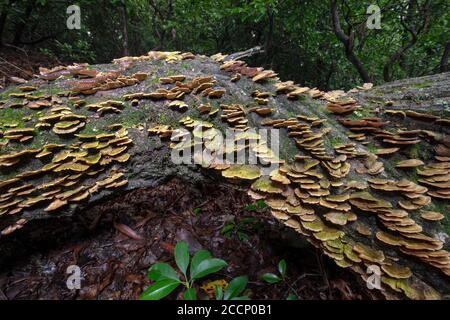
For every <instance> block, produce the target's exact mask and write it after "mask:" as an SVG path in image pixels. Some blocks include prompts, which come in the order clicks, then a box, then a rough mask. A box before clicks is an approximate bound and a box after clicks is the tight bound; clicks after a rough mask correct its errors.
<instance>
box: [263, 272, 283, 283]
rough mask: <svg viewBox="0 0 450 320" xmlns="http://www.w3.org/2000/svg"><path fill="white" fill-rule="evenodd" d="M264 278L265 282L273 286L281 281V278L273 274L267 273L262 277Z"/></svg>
mask: <svg viewBox="0 0 450 320" xmlns="http://www.w3.org/2000/svg"><path fill="white" fill-rule="evenodd" d="M262 278H263V280H264V281H266V282H268V283H272V284H274V283H278V282H280V281H281V278H280V277H279V276H277V275H276V274H273V273H265V274H264V275H263V276H262Z"/></svg>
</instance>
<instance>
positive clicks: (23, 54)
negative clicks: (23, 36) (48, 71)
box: [0, 46, 62, 89]
mask: <svg viewBox="0 0 450 320" xmlns="http://www.w3.org/2000/svg"><path fill="white" fill-rule="evenodd" d="M61 64H62V62H61V61H60V60H59V59H57V58H52V57H49V56H48V55H45V54H42V53H39V52H36V51H30V50H25V49H22V48H15V47H5V46H3V47H0V89H1V87H3V88H5V87H6V86H7V85H9V84H13V83H18V82H20V81H21V79H25V80H29V79H32V78H33V76H34V75H35V74H39V67H45V68H52V67H55V66H58V65H61Z"/></svg>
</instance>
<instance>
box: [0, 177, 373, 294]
mask: <svg viewBox="0 0 450 320" xmlns="http://www.w3.org/2000/svg"><path fill="white" fill-rule="evenodd" d="M249 203H250V202H249V199H248V198H247V197H246V196H245V195H244V194H243V193H242V192H240V191H239V190H238V188H237V187H235V186H229V187H228V186H225V187H213V186H199V187H198V188H190V187H188V186H187V185H186V184H185V183H183V182H182V181H179V180H172V181H169V182H168V183H167V184H165V185H163V186H161V187H159V188H155V189H140V190H135V191H132V192H130V193H128V194H127V195H125V196H124V197H121V198H118V199H111V200H108V201H107V202H105V203H102V204H98V205H96V206H95V207H94V208H92V209H90V210H88V211H85V212H79V214H78V215H77V216H76V218H61V219H58V221H52V222H47V221H42V222H40V223H37V224H35V227H34V229H33V230H29V229H27V228H24V229H23V230H21V231H20V232H17V234H16V235H13V237H11V238H7V239H2V240H3V244H2V247H1V249H0V254H1V256H2V259H1V262H0V298H1V297H2V298H3V299H137V298H138V297H139V295H140V294H141V293H142V291H143V290H144V289H145V288H146V287H147V286H148V285H149V284H150V283H151V282H150V280H148V279H147V277H146V273H147V270H148V268H149V267H150V266H151V265H152V264H153V263H155V262H167V263H170V264H172V265H174V259H173V248H174V246H175V244H176V242H177V241H180V240H184V241H186V242H187V243H188V244H189V247H190V249H191V250H192V252H195V251H196V250H199V249H201V248H203V249H207V250H209V251H210V252H211V253H212V254H213V256H215V257H218V258H222V259H224V260H225V261H227V262H228V267H227V268H226V269H223V270H222V271H221V272H219V273H216V274H213V275H211V276H209V277H207V278H205V279H204V280H203V279H202V280H203V281H200V282H199V283H198V284H197V288H198V291H199V293H200V296H202V298H203V299H206V298H208V296H207V295H206V293H205V292H204V290H203V289H201V288H199V287H200V286H201V285H203V284H205V283H207V282H210V281H212V280H221V279H224V280H226V281H229V280H231V279H232V278H233V277H235V276H239V275H246V276H248V278H249V285H248V290H247V292H246V293H247V294H248V295H249V296H250V297H251V299H286V297H287V296H288V294H289V293H290V292H292V290H294V291H295V293H296V294H297V296H298V298H299V299H337V300H343V299H376V298H378V297H376V296H375V295H374V293H373V292H369V290H368V289H366V288H365V286H363V285H361V284H360V283H358V282H357V280H356V277H353V275H352V274H350V273H349V272H347V271H344V270H343V269H340V268H338V267H336V266H335V265H334V264H333V263H332V262H331V261H329V260H328V259H327V258H326V257H323V256H321V255H320V254H319V252H318V251H316V250H315V249H314V248H312V247H310V246H308V245H306V244H305V243H303V242H302V241H301V240H300V239H299V238H298V237H297V236H296V235H294V234H293V233H291V232H290V231H288V229H285V228H284V227H282V226H280V224H279V223H277V222H276V221H275V220H273V219H271V218H270V214H269V213H268V212H267V210H266V209H262V208H260V207H259V206H255V205H252V204H250V205H249ZM52 220H56V219H52ZM233 223H234V225H235V226H234V227H231V226H233ZM226 226H228V227H226ZM224 227H226V228H224ZM226 230H228V232H224V231H226ZM281 259H285V260H286V261H287V274H288V280H287V281H286V282H282V283H279V284H276V285H273V284H267V283H265V282H263V281H262V280H261V275H262V274H264V273H266V272H276V266H277V264H278V262H279V261H280V260H281ZM70 265H78V266H80V268H81V270H82V282H81V286H82V288H81V290H69V289H68V288H67V286H66V279H67V277H68V275H67V274H66V270H67V267H68V266H70ZM180 292H181V291H175V292H174V293H172V294H171V295H170V296H169V297H168V298H169V299H177V298H180Z"/></svg>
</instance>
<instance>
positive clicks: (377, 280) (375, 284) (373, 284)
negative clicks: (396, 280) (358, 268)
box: [366, 265, 381, 290]
mask: <svg viewBox="0 0 450 320" xmlns="http://www.w3.org/2000/svg"><path fill="white" fill-rule="evenodd" d="M366 272H367V274H370V276H369V277H368V278H367V280H366V283H367V288H368V289H369V290H373V289H377V290H381V269H380V267H379V266H377V265H370V266H368V267H367V271H366Z"/></svg>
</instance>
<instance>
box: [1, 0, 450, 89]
mask: <svg viewBox="0 0 450 320" xmlns="http://www.w3.org/2000/svg"><path fill="white" fill-rule="evenodd" d="M72 4H77V5H79V7H80V9H81V29H79V30H69V29H68V28H67V27H66V19H67V18H68V14H67V13H66V8H67V7H68V6H69V5H72ZM370 5H377V6H378V7H379V8H380V13H381V21H380V28H379V29H370V28H368V23H367V22H368V19H369V18H370V16H371V14H373V12H374V11H370V10H368V8H369V6H370ZM449 13H450V10H449V3H448V1H446V0H433V1H431V0H400V1H398V0H395V1H394V0H378V1H358V0H332V1H328V0H324V1H312V0H197V1H190V0H110V1H108V0H96V1H91V0H80V1H76V2H75V3H72V2H71V1H48V0H1V1H0V35H1V40H2V43H3V44H12V45H14V46H32V47H33V48H37V49H38V50H40V51H42V52H44V53H46V54H48V55H54V56H56V57H58V58H59V59H61V60H63V61H64V60H67V61H73V60H76V61H80V62H84V61H86V62H94V61H95V62H109V61H111V60H112V59H113V58H117V57H119V56H123V55H128V54H131V55H139V54H144V53H146V52H148V51H149V50H152V49H156V50H167V51H172V50H180V51H192V52H195V53H203V54H213V53H216V52H226V53H231V52H236V51H240V50H244V49H248V48H250V47H252V46H256V45H261V46H263V47H264V48H265V54H264V55H261V56H259V57H257V58H256V59H257V61H255V63H257V64H258V65H262V66H265V67H269V68H273V69H275V70H276V71H278V72H279V73H280V74H281V75H282V76H283V77H284V78H287V79H293V80H295V81H297V82H299V83H301V84H304V85H309V86H317V87H320V88H322V89H329V88H338V87H343V88H349V87H352V86H354V85H355V84H360V83H361V82H362V81H364V82H368V81H371V82H374V83H376V84H380V83H383V82H385V81H391V80H395V79H402V78H407V77H415V76H422V75H427V74H433V73H438V72H443V71H448V52H449V48H450V38H449V34H450V33H449V27H448V18H449ZM333 17H335V19H333ZM337 28H338V29H337ZM418 62H420V63H418Z"/></svg>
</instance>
